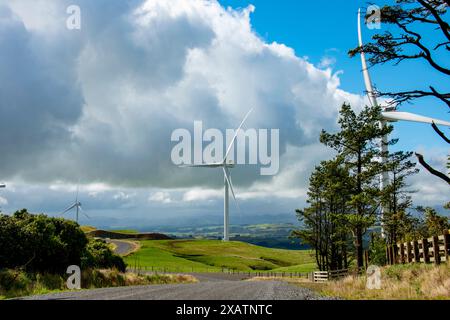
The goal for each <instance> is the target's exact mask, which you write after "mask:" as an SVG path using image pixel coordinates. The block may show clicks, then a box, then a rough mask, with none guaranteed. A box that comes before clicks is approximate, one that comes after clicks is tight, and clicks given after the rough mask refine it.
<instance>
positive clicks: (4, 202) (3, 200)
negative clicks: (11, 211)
mask: <svg viewBox="0 0 450 320" xmlns="http://www.w3.org/2000/svg"><path fill="white" fill-rule="evenodd" d="M7 204H8V199H6V198H4V197H0V206H4V205H7Z"/></svg>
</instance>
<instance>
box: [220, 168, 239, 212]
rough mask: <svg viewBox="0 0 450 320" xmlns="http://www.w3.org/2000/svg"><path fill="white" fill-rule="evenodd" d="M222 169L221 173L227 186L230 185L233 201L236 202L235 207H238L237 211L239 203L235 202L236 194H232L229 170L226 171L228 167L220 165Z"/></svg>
mask: <svg viewBox="0 0 450 320" xmlns="http://www.w3.org/2000/svg"><path fill="white" fill-rule="evenodd" d="M222 169H223V174H224V176H225V179H226V180H227V183H228V186H229V187H230V190H231V194H232V195H233V199H234V202H235V203H236V207H237V208H238V210H239V211H241V208H239V203H238V202H237V199H236V195H235V194H234V188H233V183H232V182H231V176H230V172H229V171H228V169H227V168H226V167H222Z"/></svg>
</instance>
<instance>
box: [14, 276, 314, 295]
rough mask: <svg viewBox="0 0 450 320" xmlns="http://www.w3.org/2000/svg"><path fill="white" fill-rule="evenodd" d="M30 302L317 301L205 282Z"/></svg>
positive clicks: (252, 284)
mask: <svg viewBox="0 0 450 320" xmlns="http://www.w3.org/2000/svg"><path fill="white" fill-rule="evenodd" d="M23 299H27V300H317V299H321V298H320V297H318V296H317V295H316V294H314V292H313V291H311V290H309V289H306V288H301V287H297V286H293V285H289V284H287V283H285V282H281V281H230V280H228V281H223V280H222V281H204V282H198V283H194V284H173V285H150V286H135V287H119V288H104V289H93V290H82V291H77V292H73V291H72V292H63V293H56V294H46V295H40V296H31V297H25V298H23Z"/></svg>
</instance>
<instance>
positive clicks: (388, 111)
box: [358, 9, 450, 236]
mask: <svg viewBox="0 0 450 320" xmlns="http://www.w3.org/2000/svg"><path fill="white" fill-rule="evenodd" d="M358 40H359V46H360V47H362V46H363V41H362V31H361V9H359V10H358ZM361 64H362V72H363V75H364V83H365V85H366V91H367V95H368V97H369V101H370V103H371V105H372V106H379V104H378V101H377V97H376V94H375V91H374V89H373V85H372V80H371V78H370V74H369V69H368V67H367V62H366V55H365V53H364V52H363V51H362V50H361ZM381 108H382V116H383V121H382V122H381V124H380V125H381V126H384V125H385V124H386V122H396V121H411V122H421V123H429V124H433V123H435V124H437V125H443V126H447V127H450V122H447V121H443V120H438V119H433V118H429V117H425V116H421V115H418V114H414V113H409V112H400V111H397V110H396V107H386V106H381ZM387 143H388V136H387V135H385V136H384V137H383V139H382V141H381V146H380V148H381V151H382V154H383V155H384V154H387V151H388V144H387ZM381 162H382V163H385V162H386V157H384V156H383V157H381ZM388 184H389V175H388V173H387V172H383V173H382V176H381V180H380V189H384V188H385V187H386V186H387V185H388ZM385 211H386V209H385V208H381V219H383V213H384V212H385ZM381 234H382V235H383V236H384V230H383V225H382V229H381Z"/></svg>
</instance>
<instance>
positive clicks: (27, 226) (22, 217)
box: [0, 209, 126, 296]
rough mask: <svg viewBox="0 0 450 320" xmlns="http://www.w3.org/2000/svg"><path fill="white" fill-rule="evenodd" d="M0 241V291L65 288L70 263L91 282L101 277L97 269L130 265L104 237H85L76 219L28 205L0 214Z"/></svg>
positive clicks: (12, 293)
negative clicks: (34, 210)
mask: <svg viewBox="0 0 450 320" xmlns="http://www.w3.org/2000/svg"><path fill="white" fill-rule="evenodd" d="M0 243H1V246H0V295H2V296H15V295H16V294H17V293H24V294H27V293H33V292H39V290H53V289H61V287H62V286H63V285H64V283H65V282H64V281H63V279H64V278H65V277H67V275H66V270H67V267H69V266H70V265H77V266H79V267H80V268H81V270H83V271H85V276H86V279H92V281H90V280H89V281H88V282H87V284H86V285H87V286H92V285H97V284H101V283H102V282H99V281H97V280H96V279H100V278H99V277H100V276H99V273H98V272H97V271H96V269H111V270H116V272H125V270H126V264H125V262H124V261H123V259H122V257H120V256H118V255H115V254H114V253H113V252H112V250H111V248H110V247H109V245H108V244H107V243H105V242H104V241H103V240H100V239H89V238H87V237H86V235H85V233H84V232H83V231H82V230H81V228H80V227H79V225H78V224H77V223H75V222H73V221H70V220H66V219H62V218H50V217H48V216H46V215H44V214H39V215H35V214H31V213H29V212H28V211H27V210H25V209H23V210H20V211H17V212H15V213H14V214H13V215H11V216H8V215H3V214H0ZM90 274H92V275H97V276H94V277H89V275H90ZM111 281H112V282H114V281H113V280H111ZM106 283H108V281H106Z"/></svg>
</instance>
